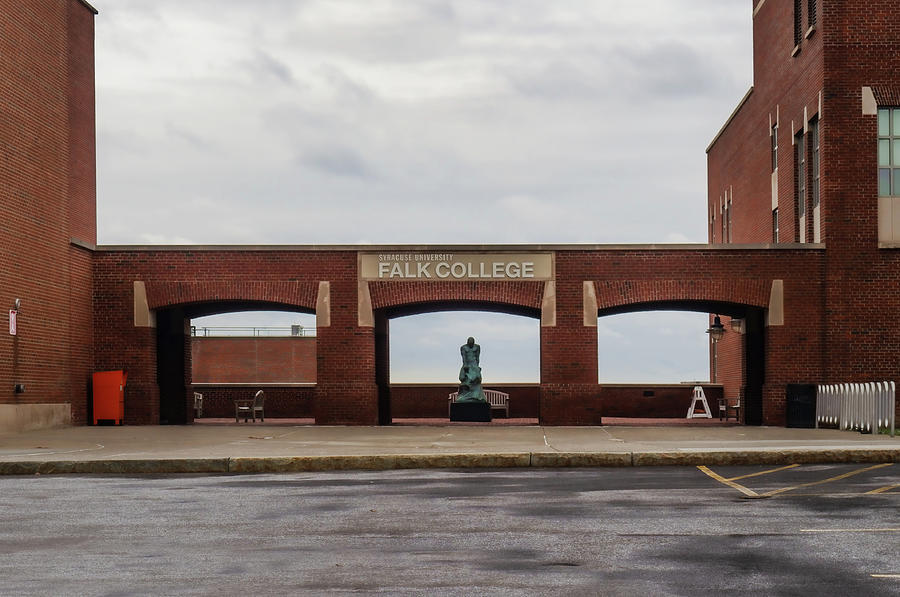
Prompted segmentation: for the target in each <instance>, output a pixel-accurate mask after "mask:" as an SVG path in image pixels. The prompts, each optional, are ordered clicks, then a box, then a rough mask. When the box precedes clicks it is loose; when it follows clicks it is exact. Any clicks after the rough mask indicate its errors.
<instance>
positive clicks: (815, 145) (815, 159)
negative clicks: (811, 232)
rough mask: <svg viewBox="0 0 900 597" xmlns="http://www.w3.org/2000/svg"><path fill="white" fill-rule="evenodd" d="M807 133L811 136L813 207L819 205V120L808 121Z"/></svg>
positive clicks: (811, 190)
mask: <svg viewBox="0 0 900 597" xmlns="http://www.w3.org/2000/svg"><path fill="white" fill-rule="evenodd" d="M809 134H810V136H811V139H810V145H811V148H810V149H811V150H812V188H811V189H810V192H811V193H812V204H813V207H817V206H818V205H819V121H818V120H813V121H812V122H810V123H809Z"/></svg>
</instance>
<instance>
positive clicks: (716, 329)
mask: <svg viewBox="0 0 900 597" xmlns="http://www.w3.org/2000/svg"><path fill="white" fill-rule="evenodd" d="M706 333H707V334H709V338H710V340H712V345H713V362H712V380H711V381H712V383H718V382H717V381H716V377H717V370H718V368H719V340H721V339H722V336H724V335H725V326H724V325H722V320H721V319H719V316H718V315H716V317H715V319H713V323H712V325H711V326H709V328H708V329H707V330H706Z"/></svg>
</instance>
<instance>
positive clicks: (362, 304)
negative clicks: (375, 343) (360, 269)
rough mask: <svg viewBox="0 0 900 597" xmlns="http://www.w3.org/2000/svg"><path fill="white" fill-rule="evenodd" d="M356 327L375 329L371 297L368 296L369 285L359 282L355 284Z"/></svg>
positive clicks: (362, 281)
mask: <svg viewBox="0 0 900 597" xmlns="http://www.w3.org/2000/svg"><path fill="white" fill-rule="evenodd" d="M356 295H357V297H358V299H357V325H359V327H361V328H373V327H375V313H373V312H372V295H371V294H369V283H368V282H366V281H365V280H360V281H359V283H358V284H357V291H356Z"/></svg>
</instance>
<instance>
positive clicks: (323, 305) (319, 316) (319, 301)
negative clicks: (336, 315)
mask: <svg viewBox="0 0 900 597" xmlns="http://www.w3.org/2000/svg"><path fill="white" fill-rule="evenodd" d="M330 326H331V283H330V282H326V281H322V282H319V294H318V295H317V296H316V327H317V328H327V327H330Z"/></svg>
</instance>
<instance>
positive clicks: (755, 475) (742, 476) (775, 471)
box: [728, 464, 800, 481]
mask: <svg viewBox="0 0 900 597" xmlns="http://www.w3.org/2000/svg"><path fill="white" fill-rule="evenodd" d="M795 466H800V465H799V464H789V465H787V466H781V467H778V468H773V469H771V470H768V471H761V472H758V473H750V474H749V475H741V476H740V477H731V478H730V479H728V480H729V481H737V480H739V479H747V478H750V477H758V476H760V475H768V474H769V473H777V472H778V471H783V470H787V469H789V468H794V467H795Z"/></svg>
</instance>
